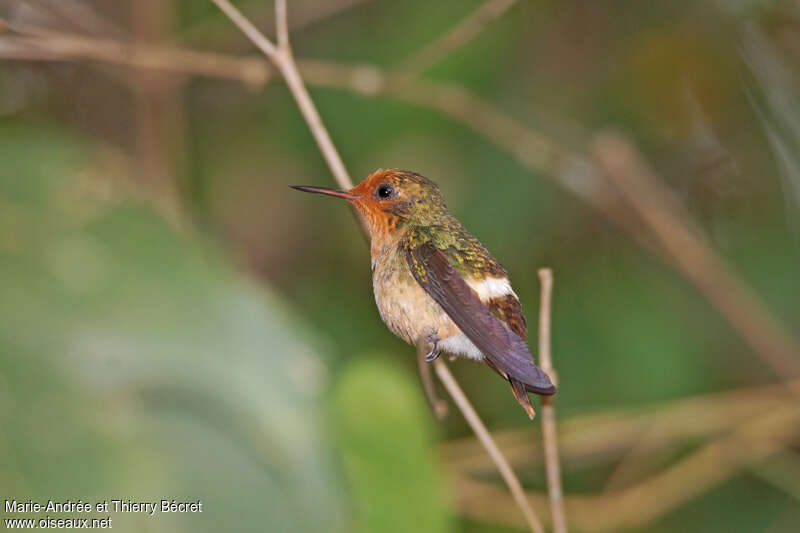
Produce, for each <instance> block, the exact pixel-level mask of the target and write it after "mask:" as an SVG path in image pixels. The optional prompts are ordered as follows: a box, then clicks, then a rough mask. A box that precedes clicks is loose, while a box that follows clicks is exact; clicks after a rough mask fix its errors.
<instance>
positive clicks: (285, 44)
mask: <svg viewBox="0 0 800 533" xmlns="http://www.w3.org/2000/svg"><path fill="white" fill-rule="evenodd" d="M211 1H212V2H214V3H215V4H216V5H217V6H219V7H220V9H222V10H223V12H224V13H225V14H226V15H228V17H230V18H231V20H232V21H233V22H234V24H236V25H237V26H238V27H239V28H240V29H241V30H242V32H244V33H245V35H247V36H248V38H250V40H251V41H253V43H254V44H256V46H258V47H259V49H260V50H261V51H262V52H264V54H265V55H267V57H269V58H270V59H271V60H272V62H273V63H274V64H275V66H276V67H277V68H278V70H280V71H281V74H283V77H284V79H285V80H286V85H287V86H288V87H289V90H290V91H291V93H292V95H293V96H294V99H295V101H296V102H297V105H298V107H299V108H300V111H301V112H302V114H303V118H305V120H306V122H307V124H308V127H309V128H310V129H311V132H312V133H313V135H314V138H315V139H316V141H317V145H318V146H319V148H320V150H321V151H322V153H323V156H324V157H325V161H326V162H327V163H328V166H329V167H330V169H331V172H332V173H333V176H334V178H335V179H336V182H337V183H338V184H339V185H340V186H341V187H342V188H346V189H349V188H352V186H353V183H352V181H351V179H350V176H349V174H348V173H347V170H346V169H345V166H344V162H343V161H342V159H341V157H340V156H339V152H338V151H337V150H336V147H335V146H334V144H333V141H332V140H331V138H330V135H329V134H328V130H327V129H326V128H325V126H324V124H323V123H322V118H321V117H320V116H319V112H317V108H316V106H315V105H314V102H313V101H312V100H311V96H310V95H309V94H308V90H306V87H305V84H304V83H303V80H302V78H301V76H300V73H299V72H298V70H297V64H296V63H295V61H294V57H293V56H292V52H291V48H290V46H289V33H288V24H287V21H286V4H285V0H276V2H275V7H276V25H277V33H278V41H279V44H278V46H277V47H276V46H275V45H274V44H273V43H272V42H270V41H269V39H267V38H266V37H265V36H264V35H263V34H262V33H261V32H260V31H258V29H257V28H255V26H253V25H252V24H251V23H250V22H249V21H248V20H247V19H246V18H245V17H244V15H242V14H241V13H240V12H239V11H238V10H237V9H236V8H235V7H233V6H232V5H231V4H230V2H228V0H211ZM281 35H283V36H281ZM259 43H260V45H259ZM435 364H436V367H435V368H436V374H437V375H438V376H439V379H440V380H441V382H442V384H443V385H444V387H445V389H447V391H448V393H450V395H451V396H452V397H453V400H454V401H455V402H456V405H457V406H458V407H459V409H460V410H461V412H462V413H463V415H464V418H466V419H467V422H468V423H469V424H470V426H471V427H472V429H473V431H475V433H476V435H477V436H478V439H479V440H480V441H481V443H482V444H483V445H484V446H485V447H486V451H487V452H488V453H489V455H490V456H491V457H492V460H493V461H494V463H495V464H496V465H497V468H498V470H500V474H501V475H502V476H503V479H504V480H505V481H506V483H507V484H508V487H509V489H510V490H511V493H512V495H513V496H514V499H515V500H516V502H517V504H518V505H519V507H520V509H521V510H522V513H523V515H524V516H525V520H526V522H527V523H528V524H529V525H530V527H531V530H532V531H533V532H534V533H544V528H542V525H541V522H539V519H538V518H537V517H536V515H535V514H534V512H533V509H532V508H531V507H530V504H529V503H528V501H527V500H526V499H525V493H524V491H523V490H522V485H521V484H520V482H519V479H517V477H516V475H515V474H514V471H513V470H512V469H511V466H510V465H509V464H508V461H506V460H505V458H504V457H503V455H502V453H501V452H500V449H499V448H498V447H497V446H496V445H495V444H494V441H493V440H492V438H491V434H490V433H489V431H488V430H487V429H486V426H485V425H483V422H482V421H481V419H480V417H479V416H478V413H476V412H475V409H473V407H472V405H471V404H470V402H469V400H468V399H467V397H466V396H465V395H464V392H463V391H462V390H461V387H460V386H459V385H458V382H457V381H456V380H455V378H454V377H453V375H452V374H451V373H450V370H449V369H448V368H447V366H446V365H445V364H444V362H443V361H441V360H437V361H436V362H435ZM423 379H424V378H423Z"/></svg>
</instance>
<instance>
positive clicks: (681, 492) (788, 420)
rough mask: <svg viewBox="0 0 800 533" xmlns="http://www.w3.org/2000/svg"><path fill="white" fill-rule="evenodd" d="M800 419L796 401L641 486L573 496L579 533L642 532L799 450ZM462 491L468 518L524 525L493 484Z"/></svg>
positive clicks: (463, 485)
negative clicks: (754, 468)
mask: <svg viewBox="0 0 800 533" xmlns="http://www.w3.org/2000/svg"><path fill="white" fill-rule="evenodd" d="M742 420H744V422H743V421H742ZM799 420H800V409H798V406H797V404H796V402H784V403H783V404H782V405H781V406H780V408H776V409H772V410H770V411H768V412H766V413H762V414H761V415H760V416H757V417H753V418H745V419H739V420H738V421H737V426H738V427H734V428H733V430H732V431H730V432H723V433H722V434H721V435H719V436H718V437H717V438H715V439H712V440H711V441H710V442H709V443H707V444H705V445H703V446H701V447H700V448H699V449H697V450H696V451H694V452H692V453H690V454H689V455H687V456H685V457H683V458H682V459H681V460H679V461H678V462H677V463H675V464H673V465H671V466H670V467H668V468H666V469H665V470H663V471H661V472H659V473H657V474H654V475H652V476H650V477H648V478H646V479H644V480H642V481H640V482H639V483H636V484H635V485H632V486H630V487H627V488H625V489H622V490H618V491H614V492H611V493H601V494H598V495H569V496H567V497H566V501H565V505H566V508H567V510H568V511H569V516H570V522H571V523H572V524H573V527H574V528H575V529H577V530H580V531H585V532H587V533H590V532H596V533H606V532H613V531H620V530H628V529H636V528H642V527H644V526H646V525H647V524H650V523H652V522H653V521H654V520H657V519H659V518H661V517H663V516H664V515H665V514H667V513H668V512H670V511H671V510H673V509H675V508H676V507H678V506H680V505H681V504H683V503H685V502H687V501H689V500H691V499H692V498H696V497H697V496H698V495H700V494H702V493H704V492H707V491H708V490H710V489H711V488H713V487H714V486H717V485H718V484H720V483H722V482H724V481H725V480H728V479H730V478H731V477H732V476H734V475H735V474H736V472H738V471H740V470H741V469H742V468H746V467H747V466H748V465H750V464H754V463H758V462H760V461H763V460H764V459H766V458H768V457H770V456H772V455H774V454H776V453H780V452H782V451H784V450H786V449H789V448H790V447H792V446H793V445H795V443H796V442H797V438H798V436H800V431H798V427H800V426H798V421H799ZM584 440H585V439H584ZM597 453H598V452H597V450H595V451H594V452H593V454H597ZM458 487H459V489H461V490H462V491H464V492H462V493H461V494H460V496H459V502H460V506H461V509H462V510H463V512H465V513H466V514H467V515H468V516H472V517H474V518H476V519H480V520H487V521H488V520H491V521H493V522H496V523H503V524H506V525H509V526H521V525H522V523H521V522H520V521H519V519H517V518H516V517H515V516H514V514H513V513H511V512H510V511H511V510H512V508H511V506H510V505H509V504H508V503H507V502H506V501H505V500H504V499H503V491H501V490H500V489H499V488H497V487H496V486H494V485H492V484H491V483H485V482H480V481H477V480H474V479H473V478H472V477H467V476H465V475H463V476H462V477H461V478H460V479H459V483H458ZM527 496H528V499H529V500H530V501H531V502H532V504H533V505H534V507H536V508H537V509H541V508H542V507H544V506H545V505H546V501H545V496H543V495H540V494H534V493H528V494H527Z"/></svg>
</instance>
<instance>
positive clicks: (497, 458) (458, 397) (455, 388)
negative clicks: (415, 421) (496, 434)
mask: <svg viewBox="0 0 800 533" xmlns="http://www.w3.org/2000/svg"><path fill="white" fill-rule="evenodd" d="M433 364H434V368H435V369H436V375H437V376H439V380H440V381H441V382H442V384H443V385H444V386H445V388H446V389H447V392H449V393H450V396H451V397H452V398H453V401H454V402H455V403H456V405H457V406H458V408H459V409H460V410H461V412H462V413H463V414H464V418H465V419H466V420H467V423H468V424H469V427H470V428H472V431H473V433H475V436H476V437H477V438H478V441H480V443H481V445H482V446H483V448H484V449H485V450H486V452H487V453H488V454H489V457H490V458H491V459H492V462H493V463H494V465H495V466H496V467H497V470H498V471H499V472H500V475H501V476H502V477H503V481H505V482H506V485H508V488H509V490H510V491H511V495H512V496H513V497H514V501H515V502H516V504H517V506H519V508H520V509H521V510H522V514H523V516H524V517H525V522H526V524H527V526H528V527H529V528H530V529H531V531H533V532H535V533H544V527H542V523H541V522H540V521H539V518H538V517H537V516H536V513H535V512H534V511H533V508H532V507H531V505H530V502H529V501H528V498H527V497H526V496H525V491H524V490H523V489H522V484H521V483H520V482H519V479H518V478H517V476H516V474H514V470H513V469H512V468H511V465H510V464H509V463H508V461H507V460H506V458H505V456H504V455H503V453H502V452H501V451H500V448H498V447H497V444H496V443H495V441H494V439H493V438H492V434H491V433H489V430H488V429H486V426H485V425H484V423H483V421H482V420H481V419H480V417H479V416H478V413H476V412H475V409H474V408H473V407H472V404H471V403H470V402H469V400H468V399H467V396H466V395H465V394H464V391H462V390H461V387H460V386H459V384H458V382H457V381H456V380H455V378H454V377H453V374H451V373H450V369H449V368H447V365H446V364H445V362H444V361H442V360H441V358H439V359H436V361H434V362H433Z"/></svg>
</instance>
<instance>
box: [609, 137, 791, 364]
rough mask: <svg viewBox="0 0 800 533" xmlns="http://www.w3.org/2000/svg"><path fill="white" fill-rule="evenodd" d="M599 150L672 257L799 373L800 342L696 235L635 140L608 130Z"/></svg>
mask: <svg viewBox="0 0 800 533" xmlns="http://www.w3.org/2000/svg"><path fill="white" fill-rule="evenodd" d="M594 153H595V155H596V157H597V160H598V162H599V164H600V165H601V166H602V168H603V169H604V170H605V175H606V176H607V177H608V178H609V180H610V181H611V183H612V184H614V186H615V187H616V188H617V190H618V191H619V192H620V193H621V194H622V195H623V197H624V198H625V199H626V200H627V201H628V202H629V203H630V205H631V206H632V207H633V209H634V210H635V211H636V212H637V213H638V214H639V216H640V217H641V219H642V220H643V221H644V223H645V224H647V225H648V226H649V227H650V229H651V230H652V232H653V234H654V235H655V236H656V237H657V238H658V240H659V241H660V243H661V245H662V247H663V249H664V250H665V251H666V252H667V254H668V256H669V259H670V262H671V263H672V264H673V265H674V266H675V267H676V268H677V269H678V270H679V271H680V272H681V273H682V274H683V275H684V276H686V277H687V278H688V279H689V280H691V281H692V282H693V283H694V284H695V285H696V286H697V287H698V289H700V291H701V292H702V293H703V294H704V295H705V296H706V298H707V299H708V300H709V301H710V302H712V303H713V304H714V305H715V307H716V308H717V309H719V311H720V312H721V313H722V315H723V316H725V318H727V319H728V321H729V323H730V324H731V325H732V326H733V327H734V328H735V329H736V330H737V331H738V332H739V333H740V335H741V336H742V338H743V339H744V340H745V342H747V344H749V345H750V347H751V348H752V349H753V351H754V352H756V353H757V354H759V355H761V356H762V358H763V359H764V362H766V363H767V364H768V365H769V366H771V367H772V368H773V369H774V370H775V372H776V373H777V374H778V375H779V376H785V377H797V376H800V345H799V344H798V343H797V341H796V340H795V339H794V338H793V337H792V336H791V335H790V334H789V333H788V332H786V331H785V330H784V329H783V328H782V327H780V325H779V321H778V320H777V319H776V318H775V317H773V316H772V313H771V311H770V310H769V309H768V308H767V307H766V306H765V305H764V304H763V302H762V301H761V299H760V298H759V297H758V295H757V294H756V293H755V292H754V291H752V290H751V289H750V287H748V286H747V285H746V284H745V283H744V282H743V281H741V280H740V279H739V278H738V277H737V276H736V275H735V274H734V273H733V271H732V270H731V268H730V267H729V266H728V265H727V264H726V263H725V261H724V260H723V259H722V258H721V257H720V256H719V255H718V254H716V253H714V251H713V250H712V249H711V248H710V247H709V246H708V245H707V244H706V243H705V242H703V241H702V240H700V239H699V238H698V237H697V232H696V231H693V228H692V227H691V226H690V225H689V224H688V223H687V222H686V221H687V220H688V217H686V216H682V215H681V214H680V207H679V206H678V205H677V203H676V202H675V201H674V200H673V198H672V195H671V193H670V191H669V190H668V189H667V188H666V186H664V185H663V182H662V180H660V179H659V178H658V177H656V176H655V174H654V173H653V171H652V170H651V169H650V168H649V166H648V165H647V164H646V163H645V162H644V160H643V159H642V157H641V156H640V155H639V153H638V151H637V150H636V149H635V148H634V147H633V145H632V144H631V143H630V142H628V141H627V140H625V139H624V138H623V137H621V136H619V135H615V134H611V133H606V134H602V135H599V136H597V138H596V139H595V142H594Z"/></svg>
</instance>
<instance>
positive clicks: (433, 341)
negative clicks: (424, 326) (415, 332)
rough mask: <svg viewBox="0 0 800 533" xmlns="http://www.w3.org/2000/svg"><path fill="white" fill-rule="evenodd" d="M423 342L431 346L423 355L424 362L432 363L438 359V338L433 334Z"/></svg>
mask: <svg viewBox="0 0 800 533" xmlns="http://www.w3.org/2000/svg"><path fill="white" fill-rule="evenodd" d="M425 340H426V341H427V342H428V344H430V345H431V349H430V351H429V352H428V353H427V354H425V362H426V363H432V362H434V361H436V359H437V358H438V357H439V336H438V335H436V334H435V333H434V334H432V335H428V336H427V337H425Z"/></svg>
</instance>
